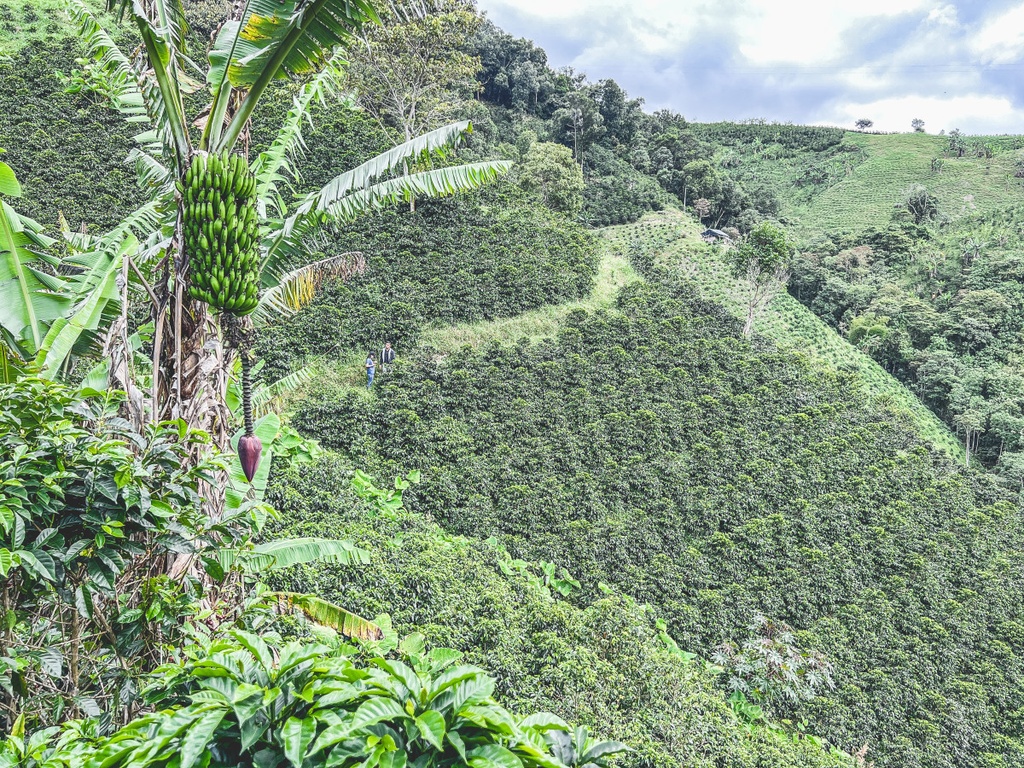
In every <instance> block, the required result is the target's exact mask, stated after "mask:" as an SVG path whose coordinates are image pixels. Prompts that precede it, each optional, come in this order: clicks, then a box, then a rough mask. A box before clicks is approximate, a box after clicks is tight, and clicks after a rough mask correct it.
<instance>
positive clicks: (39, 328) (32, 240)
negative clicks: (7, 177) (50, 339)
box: [0, 200, 69, 357]
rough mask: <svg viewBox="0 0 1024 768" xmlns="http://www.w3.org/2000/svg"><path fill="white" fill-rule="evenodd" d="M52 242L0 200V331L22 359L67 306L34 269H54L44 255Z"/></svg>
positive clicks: (53, 261) (52, 261)
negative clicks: (18, 346) (7, 337)
mask: <svg viewBox="0 0 1024 768" xmlns="http://www.w3.org/2000/svg"><path fill="white" fill-rule="evenodd" d="M53 243H54V240H53V239H52V238H49V237H46V236H45V235H43V234H42V227H41V226H40V225H39V224H38V223H36V222H34V221H32V220H31V219H28V218H25V217H22V216H20V215H19V214H18V213H17V211H15V210H14V209H13V208H11V206H9V205H8V204H7V203H6V202H4V201H3V200H0V330H2V331H4V332H6V334H7V335H8V336H9V338H10V339H11V340H13V342H14V343H15V344H17V345H21V347H22V349H20V350H18V351H19V354H21V355H22V356H23V357H30V356H33V355H35V354H36V350H38V348H39V345H40V344H41V343H42V341H43V337H44V336H45V335H46V331H47V329H48V328H49V324H50V323H51V322H53V321H54V320H56V319H57V318H59V317H61V316H62V315H63V313H64V311H65V310H66V308H67V307H68V305H69V300H68V298H67V296H65V295H63V294H61V293H58V292H55V291H54V290H53V285H54V284H53V282H52V280H53V279H55V278H52V277H51V276H49V275H47V274H46V273H45V272H42V271H41V270H39V269H37V268H36V267H37V266H46V267H49V268H56V266H57V263H58V262H57V261H56V259H53V258H52V257H48V256H47V255H46V249H47V248H49V247H50V246H51V245H52V244H53Z"/></svg>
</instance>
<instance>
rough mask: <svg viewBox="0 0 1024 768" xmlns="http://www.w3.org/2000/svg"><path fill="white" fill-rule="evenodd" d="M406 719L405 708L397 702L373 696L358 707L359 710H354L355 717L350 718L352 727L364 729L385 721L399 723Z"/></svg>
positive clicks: (407, 717)
mask: <svg viewBox="0 0 1024 768" xmlns="http://www.w3.org/2000/svg"><path fill="white" fill-rule="evenodd" d="M408 719H410V718H409V714H408V713H407V712H406V711H405V707H403V706H402V705H401V704H399V703H398V702H397V701H395V700H394V699H389V698H385V697H383V696H375V697H374V698H372V699H369V700H368V701H364V702H363V703H362V704H360V705H359V709H357V710H356V713H355V716H354V717H353V718H352V727H353V728H365V727H367V726H370V725H374V724H376V723H380V722H383V721H385V720H387V721H399V720H408Z"/></svg>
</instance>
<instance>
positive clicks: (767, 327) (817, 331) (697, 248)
mask: <svg viewBox="0 0 1024 768" xmlns="http://www.w3.org/2000/svg"><path fill="white" fill-rule="evenodd" d="M700 232H701V228H700V227H699V226H698V225H697V224H696V222H694V221H693V220H692V219H691V218H690V217H688V216H684V215H683V214H681V213H679V212H676V211H664V212H661V213H658V214H648V215H647V216H645V217H644V218H643V219H641V220H640V221H639V222H636V223H635V224H627V225H624V226H621V227H613V228H610V229H609V230H607V233H606V237H607V238H608V239H609V240H610V241H611V242H613V243H615V244H617V246H618V248H619V249H620V250H624V251H626V252H631V253H632V252H639V253H641V254H642V258H643V259H645V260H647V261H648V262H649V263H650V264H651V265H652V266H658V267H663V268H665V269H668V270H669V271H670V272H673V273H676V274H679V275H681V276H683V277H685V278H687V279H688V280H691V281H692V286H693V289H694V290H695V291H697V292H698V293H699V295H700V296H702V297H703V298H705V299H709V300H711V301H715V302H719V303H721V304H722V305H723V306H725V307H727V308H728V309H729V310H730V311H731V312H732V313H733V314H734V315H736V316H737V317H743V316H745V313H746V304H745V301H746V295H747V291H748V289H747V288H746V286H744V285H743V284H742V283H741V282H740V281H738V280H736V279H734V278H733V277H732V276H731V275H730V273H729V268H728V266H727V264H726V263H725V259H724V256H723V252H722V250H721V247H720V246H716V245H709V244H707V243H705V242H704V241H703V240H702V239H701V238H700ZM755 328H756V331H757V332H759V333H762V334H764V335H766V336H768V337H769V338H771V339H772V340H773V341H774V342H776V343H777V344H779V345H780V346H782V347H783V348H787V349H792V350H794V351H797V352H800V353H801V354H806V355H809V356H810V357H811V358H812V359H813V360H815V361H816V363H817V364H819V365H824V366H825V367H827V368H831V369H834V370H837V371H844V372H852V373H855V374H856V376H857V377H858V379H859V380H860V381H861V382H862V383H863V385H864V391H865V393H867V394H869V395H870V396H871V397H872V398H873V399H874V400H875V402H876V403H877V404H880V405H888V406H891V407H892V408H894V409H895V410H897V411H901V412H904V413H907V414H909V415H910V416H911V418H912V419H913V421H914V423H915V424H916V425H917V428H918V429H919V430H920V433H921V435H922V437H924V438H925V439H926V440H929V441H931V442H933V443H934V444H935V445H936V446H938V447H940V448H942V449H943V450H945V451H946V452H947V453H948V454H949V455H950V456H954V457H962V456H963V447H962V446H961V445H960V442H959V441H958V440H957V438H956V437H955V436H954V435H953V434H952V433H951V432H950V431H949V429H948V428H946V426H945V425H944V424H943V423H942V422H941V421H940V420H939V419H938V418H937V417H936V416H935V414H933V413H932V412H931V411H929V410H928V408H926V407H925V406H924V405H923V404H922V403H921V401H920V400H918V399H917V397H916V396H914V395H913V394H912V393H911V392H910V391H908V390H907V389H906V387H904V386H903V385H902V384H900V383H899V382H897V381H896V380H895V379H893V377H892V376H890V375H889V374H888V373H887V372H886V371H885V370H883V369H882V368H881V366H879V365H878V363H876V362H875V361H874V360H872V359H871V358H870V357H869V356H868V355H866V354H864V353H863V352H861V351H860V350H858V349H856V348H855V347H853V346H851V345H850V344H849V343H847V342H846V340H845V339H843V338H842V337H840V336H839V335H838V334H837V333H836V332H835V331H834V330H833V329H831V328H829V327H828V326H827V325H826V324H825V323H823V322H822V321H821V320H819V319H818V318H817V317H815V315H814V313H813V312H811V311H810V310H809V309H807V308H806V307H804V306H803V305H802V304H801V303H800V302H799V301H797V300H796V299H794V298H793V297H791V296H789V295H787V294H782V295H780V296H778V297H776V299H775V300H774V301H773V302H772V304H771V305H770V306H769V307H768V308H767V310H766V311H765V313H764V314H763V315H762V316H761V318H760V319H759V320H758V322H757V324H756V326H755Z"/></svg>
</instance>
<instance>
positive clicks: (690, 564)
mask: <svg viewBox="0 0 1024 768" xmlns="http://www.w3.org/2000/svg"><path fill="white" fill-rule="evenodd" d="M738 328H739V326H738V323H737V322H736V321H735V320H734V319H733V318H732V317H730V316H729V315H728V314H727V313H725V312H724V311H723V310H722V309H721V308H719V307H717V306H716V305H715V304H714V303H711V302H708V301H705V300H703V299H701V298H699V297H698V296H697V295H695V292H694V290H693V284H692V283H690V282H684V283H681V284H677V283H672V282H671V281H669V282H668V283H666V284H665V285H658V284H651V283H640V282H636V283H633V284H632V285H630V286H629V287H627V288H626V289H624V291H623V292H622V294H621V295H620V298H619V301H618V302H617V304H616V307H615V308H614V309H613V310H598V311H596V312H586V311H582V310H577V311H575V312H572V313H570V314H569V315H568V316H567V317H566V318H565V322H564V323H563V324H562V327H561V330H560V332H559V334H558V336H557V337H556V338H555V339H551V340H546V341H541V342H539V343H536V344H529V343H528V342H526V341H523V342H520V343H511V344H501V343H497V342H494V343H489V344H484V345H482V346H480V347H478V348H475V349H474V348H472V347H469V346H466V347H464V348H462V349H460V350H456V351H454V352H450V353H448V354H447V355H442V356H439V355H437V354H436V353H435V351H433V350H430V349H424V350H422V351H419V352H417V351H410V352H408V353H407V354H406V355H405V357H404V358H403V362H402V364H400V365H399V367H398V369H397V371H396V373H395V374H394V375H393V376H392V377H389V378H385V379H383V380H382V381H381V382H380V384H379V386H378V387H377V389H376V390H375V391H374V392H373V393H372V394H371V395H369V396H367V395H366V394H365V390H364V391H363V392H359V391H355V390H353V389H352V388H349V387H344V386H343V387H336V386H334V385H332V384H330V383H329V382H324V383H323V384H322V386H319V387H316V388H314V390H313V391H312V392H311V393H310V394H309V396H308V397H307V398H306V399H305V401H304V402H302V403H301V404H299V407H298V409H297V412H296V415H295V418H294V421H293V423H294V425H295V426H296V427H297V428H298V429H299V430H300V431H301V432H303V433H304V434H307V435H310V436H315V437H317V438H319V439H320V440H321V441H322V442H323V444H324V445H325V446H328V447H330V448H331V449H333V450H337V451H339V452H341V453H342V455H343V456H344V457H345V461H346V462H347V463H350V464H352V465H354V466H359V467H364V468H367V469H368V470H370V471H371V472H373V473H374V474H376V475H377V476H381V477H386V476H393V475H397V474H403V473H404V472H406V471H408V470H409V469H412V468H418V469H421V470H422V472H423V483H422V484H421V485H420V486H418V487H417V488H416V489H415V494H414V496H413V497H412V499H413V504H412V506H413V509H414V510H415V511H416V512H419V513H422V514H427V515H429V516H430V517H431V518H433V519H434V520H437V521H438V522H439V523H441V525H442V526H443V527H444V528H445V530H447V531H450V532H454V533H458V534H462V535H465V536H470V537H473V538H477V539H479V538H486V537H488V536H491V535H494V536H497V537H498V538H499V540H500V541H501V542H503V543H504V544H505V545H506V546H507V547H508V548H509V550H510V551H511V552H512V554H513V555H514V556H517V557H521V558H524V559H525V560H527V561H533V560H539V559H544V560H548V561H550V562H553V563H554V564H555V565H556V566H558V567H565V568H567V569H568V571H569V573H571V574H572V575H573V576H575V577H576V578H577V579H579V580H580V581H581V583H582V585H583V590H584V591H583V594H584V595H585V596H587V597H590V596H598V595H599V594H600V590H599V584H600V583H602V582H605V583H608V584H612V585H614V586H615V587H617V588H618V589H620V590H622V591H623V592H625V593H627V594H629V595H632V596H634V597H635V598H636V599H638V600H640V601H642V602H648V603H650V604H651V605H653V606H654V607H655V610H656V611H657V612H658V613H660V614H661V615H662V616H664V617H665V619H666V620H668V622H669V626H670V628H671V630H672V632H673V634H674V636H675V637H677V638H678V639H679V641H680V642H681V643H682V644H683V646H684V647H686V648H688V649H690V650H693V651H696V652H699V653H701V654H702V655H710V654H712V653H713V652H714V650H715V648H716V647H718V646H719V644H720V643H722V642H723V641H724V640H735V641H737V642H739V641H741V640H742V639H743V638H744V636H745V634H746V629H745V627H746V625H747V624H748V623H749V621H750V620H751V617H752V616H753V615H755V614H756V613H758V612H765V613H767V614H768V615H770V616H772V617H775V618H777V619H780V620H783V621H786V622H788V623H790V624H792V625H793V626H795V627H796V628H797V629H798V630H800V632H799V634H798V636H799V637H800V638H801V642H803V643H806V644H807V645H808V646H809V647H811V648H817V649H820V650H822V651H823V652H825V654H826V655H827V656H828V657H829V658H830V659H832V660H833V661H834V662H835V663H836V664H837V671H836V675H837V679H838V681H839V682H838V685H837V688H836V690H835V691H833V692H820V693H819V694H818V695H817V696H815V697H813V698H812V700H811V701H809V702H808V703H807V704H805V705H800V706H792V705H791V704H787V703H784V702H782V701H778V702H776V703H775V704H774V706H775V710H774V711H775V712H777V713H785V716H788V717H796V718H803V717H807V718H808V719H809V720H810V721H811V727H812V729H813V730H814V731H815V732H818V733H821V734H823V735H825V736H826V737H828V738H830V739H833V740H834V741H835V742H836V743H838V744H839V745H841V746H843V747H845V748H847V749H853V748H856V747H857V746H858V745H860V744H863V743H864V742H865V741H867V742H870V743H871V744H873V745H874V747H873V754H874V755H875V761H876V764H878V765H886V766H889V765H891V766H902V765H907V764H920V765H928V766H949V768H953V766H959V765H982V764H983V763H981V762H975V759H974V758H973V757H970V758H968V757H967V756H968V755H974V754H978V753H979V752H980V751H984V752H988V753H990V754H993V755H995V754H998V755H999V756H1000V757H999V759H1004V758H1005V759H1006V760H1007V761H1008V764H1012V763H1011V762H1010V761H1013V760H1015V759H1017V756H1018V754H1020V747H1019V746H1018V745H1017V743H1016V741H1015V739H1014V737H1013V736H1012V734H1011V733H1009V732H1007V731H1005V730H1003V726H1002V725H1000V723H1002V722H1004V718H1005V717H1007V716H1009V713H1010V712H1011V711H1016V708H1017V707H1018V706H1019V703H1018V696H1017V694H1016V693H1011V692H1014V691H1016V690H1017V682H1016V681H1017V679H1018V675H1019V674H1021V672H1020V670H1019V663H1018V662H1017V661H1016V660H1012V661H1011V660H1010V657H1009V656H1007V655H1006V653H1005V652H1003V651H999V653H1000V656H999V663H998V664H987V662H986V661H985V659H986V658H988V654H989V653H990V652H992V650H991V649H993V648H999V649H1003V648H1004V645H1008V646H1011V647H1012V644H1013V643H1014V642H1016V641H1015V640H1013V639H1012V636H1011V635H1012V632H1013V631H1015V630H1012V629H1011V625H1012V626H1014V627H1015V626H1016V624H1014V622H1016V621H1017V619H1016V618H1015V617H1016V616H1018V615H1019V608H1018V598H1017V597H1012V598H1011V595H1016V594H1017V592H1016V587H1015V586H1014V584H1015V583H1016V579H1017V577H1016V576H1015V575H1014V574H1015V572H1016V571H1015V569H1014V568H1013V567H1012V565H1010V564H1011V563H1013V562H1016V560H1017V558H1018V555H1017V554H1016V553H1017V544H1016V543H1015V542H1016V535H1017V534H1016V530H1017V526H1018V523H1019V510H1017V509H1016V507H1015V505H1013V504H1012V503H1010V502H1009V500H1008V499H1007V497H1005V496H1004V495H1003V494H1002V493H1001V492H1000V491H999V490H998V489H997V488H995V487H993V484H992V483H991V482H985V481H983V479H982V478H977V477H975V476H974V475H973V474H972V473H970V472H968V471H964V470H958V469H956V468H955V467H954V466H953V465H952V464H951V462H950V461H949V460H948V459H946V458H945V457H943V456H942V455H941V454H937V453H934V452H930V451H929V450H928V447H927V445H926V444H924V443H922V442H921V440H920V438H919V437H918V436H917V434H916V432H915V430H914V429H913V426H912V425H911V424H909V423H908V422H907V419H906V417H905V416H904V415H903V414H901V413H898V412H897V411H895V410H894V409H889V408H878V407H876V406H875V405H873V404H872V401H873V399H874V398H873V397H872V396H870V395H868V393H867V392H866V391H865V389H866V388H865V386H864V385H863V384H862V383H861V381H860V380H859V377H857V376H856V375H855V374H848V373H847V374H844V373H839V372H829V371H827V370H822V369H821V368H819V367H817V366H816V365H815V363H814V362H813V358H811V357H809V356H807V355H804V354H797V353H794V352H788V351H783V350H779V349H776V348H775V347H774V345H773V344H772V343H771V342H769V341H763V342H755V343H754V344H753V345H750V344H748V343H747V342H745V341H744V340H742V338H740V336H739V333H738ZM294 495H295V492H293V496H294ZM300 509H301V508H300ZM307 517H308V515H307V514H306V513H304V512H298V513H295V514H294V516H293V514H292V513H290V512H289V513H288V517H287V519H288V520H289V523H290V524H292V525H295V526H298V528H297V530H299V531H308V530H313V529H316V528H317V526H318V523H316V522H315V521H311V522H309V523H308V525H309V526H310V527H306V526H307V523H306V522H305V521H306V519H307ZM1011 582H1012V583H1011ZM295 584H297V585H299V586H301V587H302V588H303V589H314V590H315V591H322V590H330V589H336V590H338V591H337V593H336V594H338V595H340V596H344V598H345V599H346V600H347V599H349V597H350V596H351V597H352V599H354V600H356V601H357V602H358V600H359V599H364V598H359V597H358V595H359V594H360V587H358V586H353V587H351V588H350V587H349V586H348V584H347V583H342V582H341V581H339V580H338V579H337V578H336V577H334V576H331V575H329V574H322V575H321V574H308V575H307V576H306V577H304V580H303V581H300V582H295ZM381 588H383V587H381ZM420 590H423V591H424V592H425V594H436V588H433V587H429V586H428V585H427V584H426V583H424V582H422V581H418V582H417V586H416V587H415V589H414V590H412V591H414V592H416V591H420ZM1007 600H1009V601H1010V602H1005V601H1007ZM936 601H938V603H936ZM954 603H956V605H954ZM937 604H941V605H942V606H944V607H943V608H942V609H941V610H937V609H936V605H937ZM990 612H991V613H990ZM982 614H986V615H989V614H990V615H991V619H986V620H980V616H981V615H982ZM430 615H431V614H430V611H429V610H427V611H425V612H424V613H423V614H422V618H421V619H417V621H420V620H422V621H429V618H428V617H429V616H430ZM460 620H461V619H460ZM505 621H506V620H505V619H500V620H499V625H500V626H506V624H505ZM990 621H995V624H991V623H990ZM986 627H990V628H989V629H986ZM436 631H443V630H442V629H441V628H440V627H438V629H437V630H436ZM1006 633H1010V634H1006ZM908 649H913V650H912V651H910V650H908ZM1004 650H1007V651H1008V649H1004ZM982 668H984V672H982V671H981V669H982ZM980 675H984V679H985V683H984V684H982V683H981V682H980V680H981V678H980V677H979V676H980ZM1007 695H1009V697H1010V698H1009V699H1008V700H1004V699H1003V697H1004V696H1007ZM965 711H968V712H971V713H972V717H973V718H978V719H977V721H976V722H973V721H972V722H973V724H972V726H971V731H970V733H971V736H969V738H970V739H971V741H970V742H969V746H966V747H964V748H963V749H960V748H957V749H956V750H954V749H953V746H954V745H953V744H951V742H950V739H951V738H952V737H951V736H950V731H949V729H950V728H952V727H954V723H955V721H956V718H957V717H958V714H957V713H961V712H965ZM921 719H928V722H930V723H932V724H933V725H934V727H929V728H924V727H921V728H918V727H917V726H909V725H908V723H916V722H918V721H919V720H921ZM997 733H998V735H997ZM997 743H998V744H1000V745H1001V746H996V744H997Z"/></svg>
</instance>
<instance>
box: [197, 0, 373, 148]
mask: <svg viewBox="0 0 1024 768" xmlns="http://www.w3.org/2000/svg"><path fill="white" fill-rule="evenodd" d="M370 21H378V18H377V14H376V12H375V11H374V9H373V5H372V4H371V3H370V2H368V0H248V2H247V4H246V8H245V11H244V13H243V16H242V20H241V22H240V23H229V24H225V25H224V27H223V29H222V30H221V33H220V35H218V37H217V41H216V43H215V45H214V52H213V55H211V80H210V82H211V86H212V87H213V90H214V93H215V94H217V93H219V92H220V91H224V90H226V89H224V88H223V87H222V84H223V83H225V82H227V83H230V84H231V85H232V86H233V87H235V88H245V89H247V90H248V93H247V94H246V96H245V98H244V99H243V100H242V103H241V105H240V106H239V109H238V111H237V112H235V114H234V115H233V116H232V118H231V122H230V123H229V125H228V127H227V129H226V130H225V131H224V133H223V135H222V136H221V138H220V140H219V141H217V142H211V145H210V147H211V149H213V150H215V151H220V150H226V149H230V148H231V147H232V146H233V145H234V143H235V141H236V140H237V139H238V135H239V133H240V132H241V130H242V126H244V125H245V123H246V122H247V121H248V119H249V117H250V116H251V115H252V111H253V110H254V109H255V107H256V104H257V103H258V101H259V99H260V98H261V97H262V95H263V92H264V91H265V90H266V88H267V86H268V85H269V84H270V83H271V82H272V81H273V80H274V79H275V78H278V77H281V76H282V75H284V74H288V75H305V74H309V73H311V72H315V71H317V69H319V67H320V66H321V65H322V64H323V63H324V61H325V60H326V59H327V58H328V57H329V56H330V55H331V52H332V51H333V50H334V48H335V47H336V46H338V45H339V44H341V43H345V42H347V41H348V40H349V39H351V37H352V35H353V33H354V32H356V31H357V30H359V29H360V28H361V27H362V26H363V24H365V23H367V22H370ZM215 63H216V67H217V71H214V69H215V67H214V65H215ZM218 100H219V97H218V98H217V99H215V102H216V101H218ZM215 106H216V104H215ZM214 112H216V109H215V110H214Z"/></svg>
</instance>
